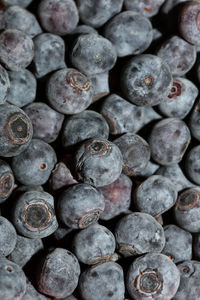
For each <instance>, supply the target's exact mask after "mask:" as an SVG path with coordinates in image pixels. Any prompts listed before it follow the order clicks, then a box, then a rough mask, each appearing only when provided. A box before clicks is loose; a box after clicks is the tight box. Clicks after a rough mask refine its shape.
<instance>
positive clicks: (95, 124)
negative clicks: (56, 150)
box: [62, 110, 109, 148]
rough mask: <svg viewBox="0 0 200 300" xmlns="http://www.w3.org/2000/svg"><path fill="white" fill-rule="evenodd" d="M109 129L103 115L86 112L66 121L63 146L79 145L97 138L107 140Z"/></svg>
mask: <svg viewBox="0 0 200 300" xmlns="http://www.w3.org/2000/svg"><path fill="white" fill-rule="evenodd" d="M108 136H109V127H108V124H107V122H106V120H105V119H104V117H102V115H100V114H99V113H97V112H95V111H92V110H85V111H83V112H81V113H79V114H76V115H73V116H71V117H69V118H67V119H66V121H65V123H64V126H63V132H62V146H63V147H65V148H66V147H69V146H74V145H77V144H78V143H80V142H83V141H85V140H87V139H92V138H95V137H98V138H105V139H107V138H108Z"/></svg>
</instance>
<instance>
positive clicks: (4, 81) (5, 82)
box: [0, 65, 10, 105]
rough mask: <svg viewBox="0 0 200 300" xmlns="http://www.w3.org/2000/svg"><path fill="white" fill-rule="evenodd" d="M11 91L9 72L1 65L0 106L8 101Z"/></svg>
mask: <svg viewBox="0 0 200 300" xmlns="http://www.w3.org/2000/svg"><path fill="white" fill-rule="evenodd" d="M9 90H10V80H9V77H8V72H7V71H6V70H5V69H4V68H3V67H2V66H1V65H0V105H1V104H4V103H5V102H6V100H7V97H8V93H9Z"/></svg>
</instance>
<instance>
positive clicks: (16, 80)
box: [7, 69, 37, 107]
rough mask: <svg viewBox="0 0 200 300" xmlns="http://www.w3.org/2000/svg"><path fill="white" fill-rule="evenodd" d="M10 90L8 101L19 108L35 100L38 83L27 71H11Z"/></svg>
mask: <svg viewBox="0 0 200 300" xmlns="http://www.w3.org/2000/svg"><path fill="white" fill-rule="evenodd" d="M8 75H9V79H10V83H11V85H10V89H9V92H8V96H7V101H8V102H9V103H10V104H13V105H16V106H18V107H23V106H25V105H27V104H29V103H31V102H33V101H34V100H35V97H36V88H37V82H36V79H35V76H34V75H33V74H32V73H31V72H30V71H29V70H27V69H22V70H20V71H17V72H16V71H9V72H8Z"/></svg>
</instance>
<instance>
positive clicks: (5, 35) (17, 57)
mask: <svg viewBox="0 0 200 300" xmlns="http://www.w3.org/2000/svg"><path fill="white" fill-rule="evenodd" d="M33 56H34V45H33V41H32V39H31V38H30V37H29V36H28V35H27V34H25V33H24V32H22V31H20V30H17V29H6V30H4V31H2V32H1V34H0V61H1V63H2V64H3V65H4V66H5V67H6V68H7V69H9V70H11V71H20V70H21V69H24V68H26V67H27V66H28V65H29V64H30V63H31V61H32V59H33Z"/></svg>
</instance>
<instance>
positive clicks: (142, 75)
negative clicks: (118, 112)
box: [121, 54, 172, 106]
mask: <svg viewBox="0 0 200 300" xmlns="http://www.w3.org/2000/svg"><path fill="white" fill-rule="evenodd" d="M171 85H172V75H171V73H170V70H169V67H168V65H167V64H165V62H164V61H163V60H162V59H161V58H160V57H158V56H156V55H151V54H141V55H138V56H135V57H133V58H131V59H130V60H129V61H128V62H127V64H126V65H125V67H124V69H123V72H122V74H121V88H122V92H123V93H124V95H125V96H126V97H127V99H128V100H130V101H131V102H132V103H134V104H136V105H142V106H143V105H148V106H154V105H157V104H160V103H161V102H163V101H165V99H166V97H167V96H168V95H169V93H170V89H171Z"/></svg>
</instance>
